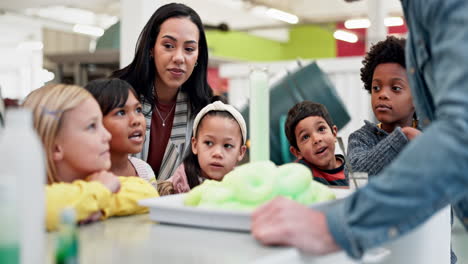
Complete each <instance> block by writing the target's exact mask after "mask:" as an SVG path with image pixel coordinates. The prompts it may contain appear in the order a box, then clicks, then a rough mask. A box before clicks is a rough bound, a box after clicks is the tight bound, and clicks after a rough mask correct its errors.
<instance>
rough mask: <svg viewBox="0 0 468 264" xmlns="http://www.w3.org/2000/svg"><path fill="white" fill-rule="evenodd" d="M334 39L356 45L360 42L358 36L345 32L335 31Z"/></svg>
mask: <svg viewBox="0 0 468 264" xmlns="http://www.w3.org/2000/svg"><path fill="white" fill-rule="evenodd" d="M333 37H334V38H335V39H339V40H342V41H346V42H350V43H356V42H357V41H358V37H357V36H356V34H354V33H351V32H348V31H344V30H337V31H335V32H334V33H333Z"/></svg>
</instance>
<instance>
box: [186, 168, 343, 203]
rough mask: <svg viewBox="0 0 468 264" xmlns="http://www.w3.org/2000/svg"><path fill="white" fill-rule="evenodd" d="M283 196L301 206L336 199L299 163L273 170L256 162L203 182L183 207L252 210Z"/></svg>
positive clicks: (192, 192) (328, 189) (189, 196)
mask: <svg viewBox="0 0 468 264" xmlns="http://www.w3.org/2000/svg"><path fill="white" fill-rule="evenodd" d="M277 196H284V197H288V198H290V199H293V200H295V201H297V202H299V203H301V204H304V205H310V204H313V203H317V202H322V201H328V200H333V199H336V197H335V194H334V193H333V192H332V191H331V190H330V188H328V187H327V186H326V185H324V184H321V183H319V182H317V181H314V180H313V179H312V173H311V171H310V169H309V168H307V167H306V166H304V165H302V164H299V163H288V164H285V165H282V166H279V167H278V166H276V165H275V164H274V163H273V162H271V161H258V162H251V163H247V164H244V165H242V166H239V167H236V168H235V169H234V170H233V171H231V172H229V173H228V174H226V175H225V176H224V178H223V180H222V181H214V180H205V181H204V182H203V183H202V184H200V185H198V186H197V187H195V188H193V189H192V190H191V191H190V192H189V193H187V194H186V195H185V197H184V204H185V205H186V206H194V207H204V208H223V209H234V210H252V209H254V208H256V207H258V206H259V205H262V204H264V203H266V202H268V201H269V200H271V199H273V198H275V197H277Z"/></svg>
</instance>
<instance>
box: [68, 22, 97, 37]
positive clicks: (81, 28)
mask: <svg viewBox="0 0 468 264" xmlns="http://www.w3.org/2000/svg"><path fill="white" fill-rule="evenodd" d="M73 31H74V32H76V33H81V34H85V35H89V36H93V37H100V36H102V35H103V34H104V29H102V28H100V27H95V26H89V25H82V24H76V25H75V26H74V27H73Z"/></svg>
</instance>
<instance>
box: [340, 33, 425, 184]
mask: <svg viewBox="0 0 468 264" xmlns="http://www.w3.org/2000/svg"><path fill="white" fill-rule="evenodd" d="M362 63H363V65H364V66H363V67H362V68H361V80H362V82H363V83H364V89H366V90H367V91H368V92H369V93H370V95H371V104H372V111H373V112H374V115H375V117H376V118H377V120H378V121H379V123H378V124H373V123H371V122H369V121H364V123H365V125H364V126H363V127H361V128H360V129H359V130H357V131H355V132H353V133H352V134H351V135H350V136H349V140H348V155H349V162H350V164H351V167H352V168H353V170H354V171H360V172H367V173H368V175H369V176H371V175H376V174H377V173H379V172H380V171H381V170H382V169H383V168H384V167H385V166H387V165H388V164H389V163H390V162H391V161H392V160H393V159H394V158H395V157H396V156H397V155H398V153H399V152H400V151H401V150H402V149H403V147H404V146H405V145H406V143H408V141H409V140H412V139H413V138H414V137H416V136H417V135H418V134H419V133H420V131H419V130H418V129H417V126H418V123H417V119H416V114H415V110H414V105H413V100H412V96H411V90H410V87H409V82H408V77H407V74H406V64H405V39H402V38H396V37H393V36H389V37H387V38H386V39H385V40H384V41H380V42H378V43H377V44H375V45H374V46H372V47H371V49H370V51H369V52H368V53H367V55H366V57H365V59H364V60H363V62H362Z"/></svg>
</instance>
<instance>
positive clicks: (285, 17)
mask: <svg viewBox="0 0 468 264" xmlns="http://www.w3.org/2000/svg"><path fill="white" fill-rule="evenodd" d="M266 14H267V15H268V16H270V17H272V18H274V19H278V20H281V21H284V22H287V23H289V24H297V22H299V18H298V17H297V16H295V15H293V14H290V13H287V12H284V11H281V10H278V9H274V8H269V9H268V10H267V11H266Z"/></svg>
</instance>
